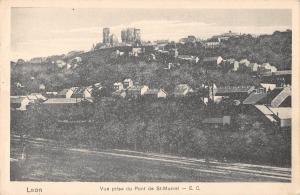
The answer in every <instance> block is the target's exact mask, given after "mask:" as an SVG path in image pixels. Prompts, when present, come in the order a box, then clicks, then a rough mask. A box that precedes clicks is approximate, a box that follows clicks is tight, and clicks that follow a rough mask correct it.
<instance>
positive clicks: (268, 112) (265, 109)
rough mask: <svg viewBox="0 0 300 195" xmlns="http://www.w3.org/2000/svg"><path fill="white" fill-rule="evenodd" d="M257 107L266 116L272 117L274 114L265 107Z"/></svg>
mask: <svg viewBox="0 0 300 195" xmlns="http://www.w3.org/2000/svg"><path fill="white" fill-rule="evenodd" d="M255 107H256V108H257V109H258V110H259V111H260V112H261V113H263V114H264V115H272V114H273V112H272V111H271V110H270V109H269V108H268V107H267V106H265V105H255Z"/></svg>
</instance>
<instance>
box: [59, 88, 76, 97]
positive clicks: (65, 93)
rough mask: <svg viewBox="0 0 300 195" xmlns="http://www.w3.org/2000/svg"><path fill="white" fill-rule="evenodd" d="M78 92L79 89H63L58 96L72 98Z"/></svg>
mask: <svg viewBox="0 0 300 195" xmlns="http://www.w3.org/2000/svg"><path fill="white" fill-rule="evenodd" d="M75 90H77V87H71V88H69V89H63V90H61V91H60V92H59V93H58V94H57V97H58V98H71V96H72V95H73V94H74V91H75Z"/></svg>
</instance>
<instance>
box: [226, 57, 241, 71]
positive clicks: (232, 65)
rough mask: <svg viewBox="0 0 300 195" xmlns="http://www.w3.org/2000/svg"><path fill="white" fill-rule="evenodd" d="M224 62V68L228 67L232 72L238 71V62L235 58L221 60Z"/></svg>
mask: <svg viewBox="0 0 300 195" xmlns="http://www.w3.org/2000/svg"><path fill="white" fill-rule="evenodd" d="M223 61H224V62H225V63H224V64H225V68H226V69H229V70H232V71H234V72H236V71H238V69H239V62H238V61H236V60H235V59H233V58H229V59H226V60H223Z"/></svg>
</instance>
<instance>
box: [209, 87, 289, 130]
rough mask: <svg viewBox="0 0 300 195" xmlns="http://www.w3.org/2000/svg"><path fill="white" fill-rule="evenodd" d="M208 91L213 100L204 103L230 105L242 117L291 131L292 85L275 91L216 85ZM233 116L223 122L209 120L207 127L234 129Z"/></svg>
mask: <svg viewBox="0 0 300 195" xmlns="http://www.w3.org/2000/svg"><path fill="white" fill-rule="evenodd" d="M207 88H208V91H209V92H208V94H209V96H208V97H207V98H204V102H209V101H212V102H214V103H215V104H220V103H222V102H230V101H231V104H232V105H234V106H236V108H238V107H239V108H240V109H237V110H239V112H241V113H246V114H249V115H252V116H256V117H258V118H259V119H261V122H264V123H267V124H269V125H274V127H278V128H279V129H287V128H290V127H291V123H292V105H291V102H292V99H291V97H292V90H291V85H276V86H275V87H274V88H273V89H271V90H270V89H269V88H266V86H264V85H263V84H260V85H259V86H222V87H217V86H216V85H212V86H210V87H207ZM232 118H233V116H230V115H224V116H222V117H219V118H207V119H205V120H204V121H203V123H204V124H206V125H210V126H213V127H220V126H224V125H230V124H231V120H232Z"/></svg>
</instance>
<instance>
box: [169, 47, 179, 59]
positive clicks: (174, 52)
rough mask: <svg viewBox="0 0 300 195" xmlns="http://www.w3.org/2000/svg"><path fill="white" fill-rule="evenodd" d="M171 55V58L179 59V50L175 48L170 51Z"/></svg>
mask: <svg viewBox="0 0 300 195" xmlns="http://www.w3.org/2000/svg"><path fill="white" fill-rule="evenodd" d="M169 53H170V56H171V57H173V58H177V57H178V54H179V53H178V50H177V49H176V48H173V49H171V50H170V51H169Z"/></svg>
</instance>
